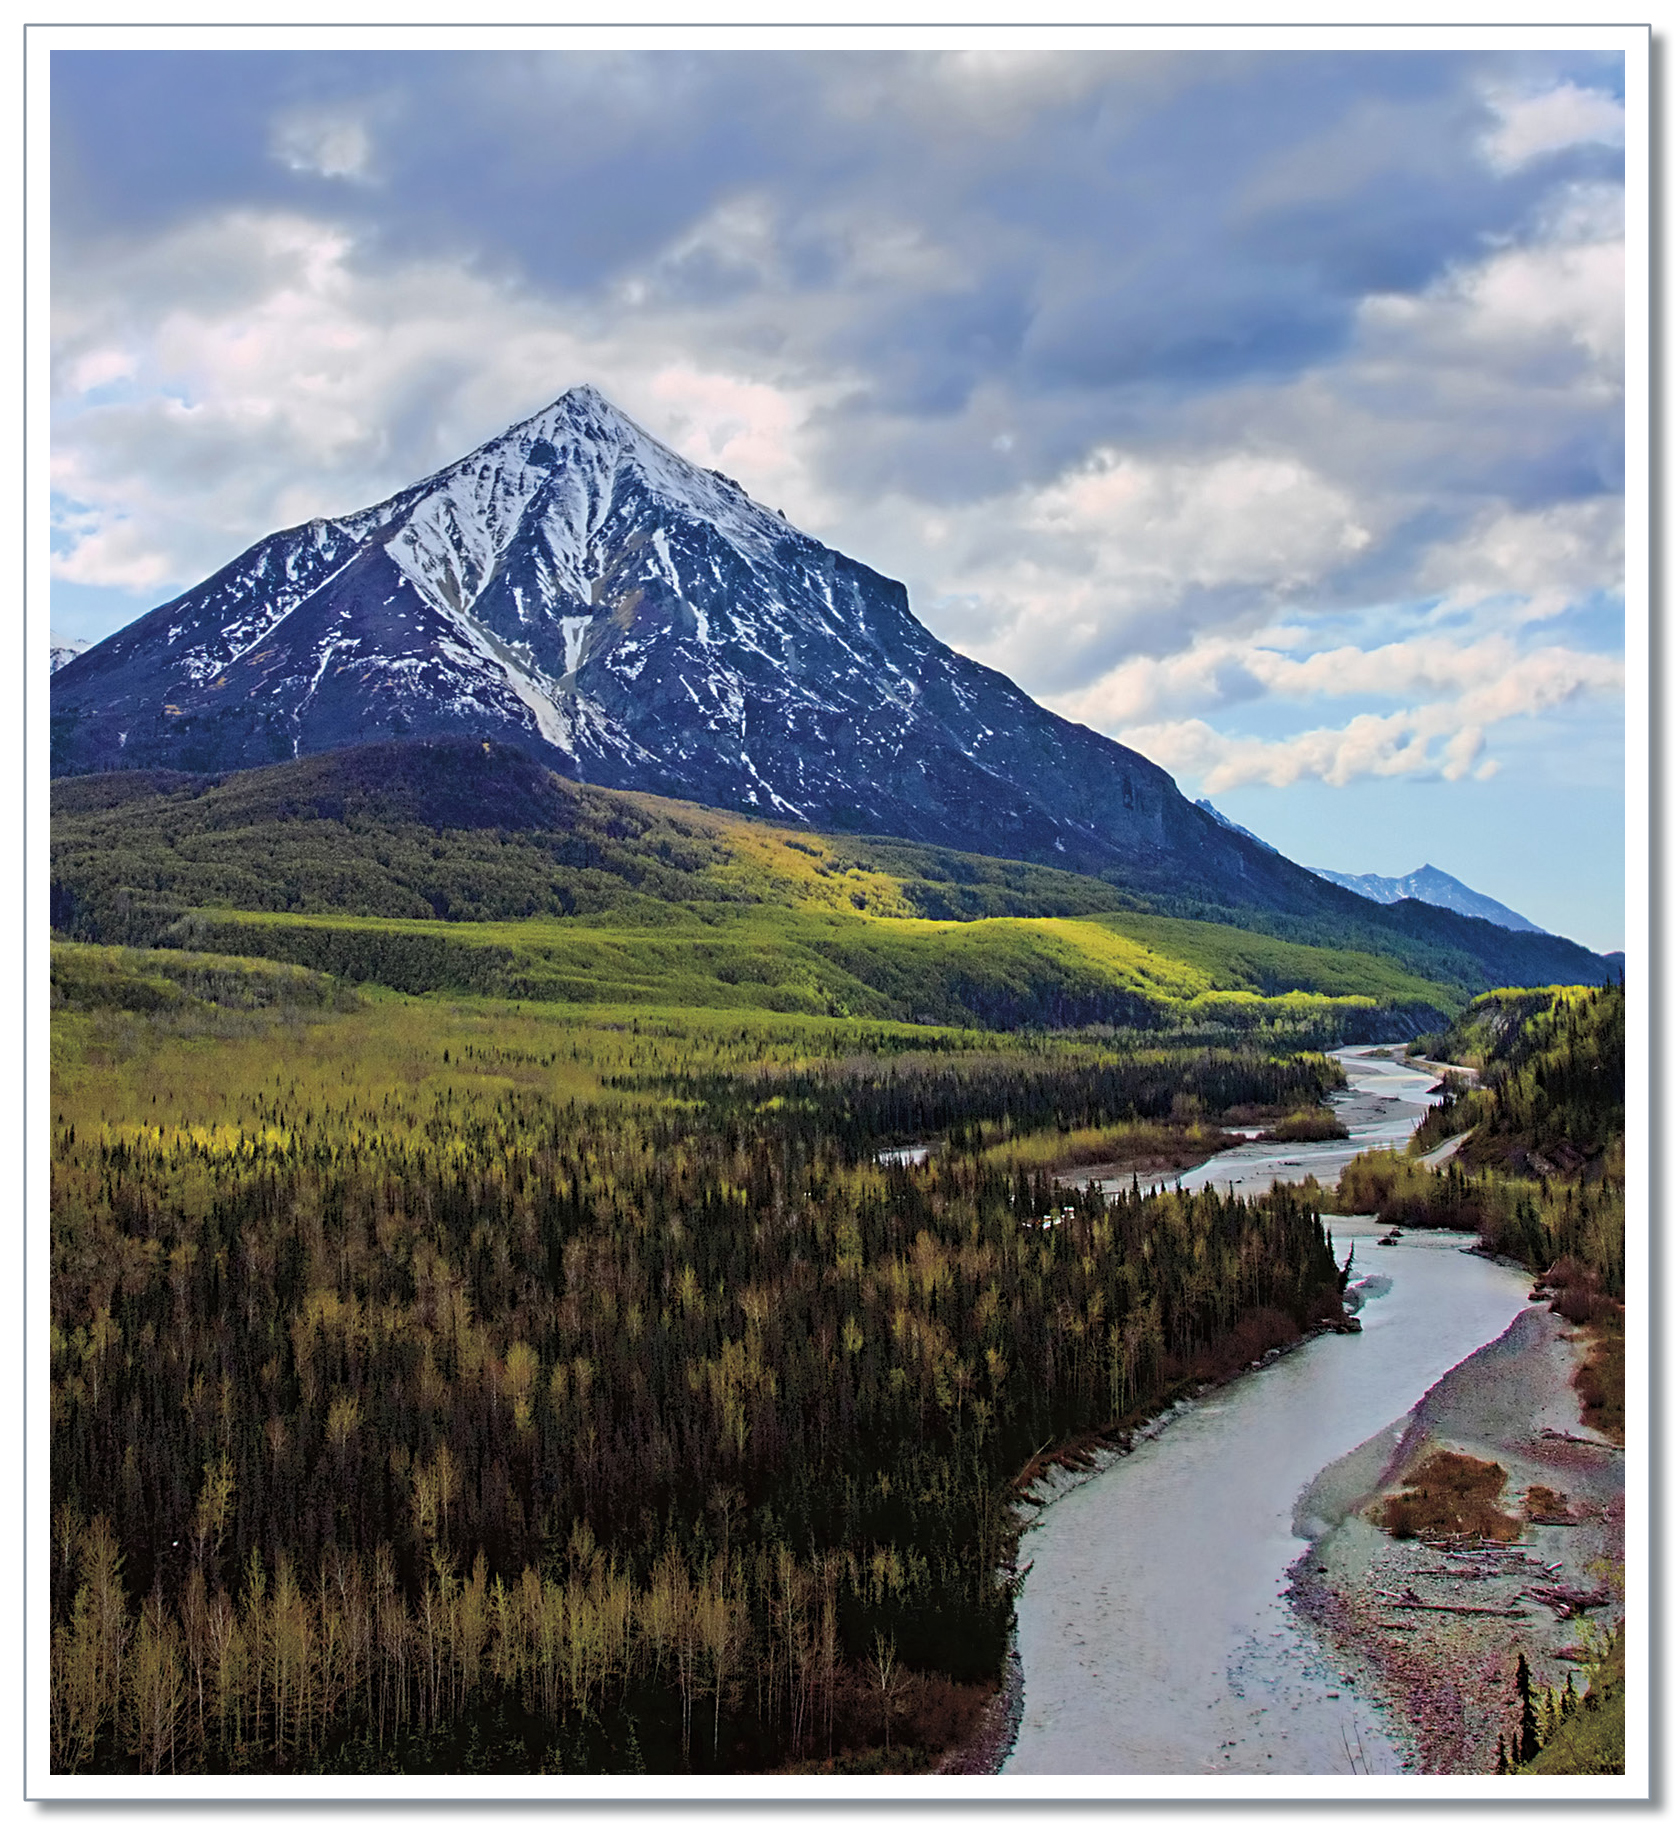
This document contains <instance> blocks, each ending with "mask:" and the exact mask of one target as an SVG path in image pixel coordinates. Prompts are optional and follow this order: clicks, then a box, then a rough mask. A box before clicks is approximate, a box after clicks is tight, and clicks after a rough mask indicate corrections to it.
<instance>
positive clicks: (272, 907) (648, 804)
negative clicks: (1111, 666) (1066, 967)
mask: <svg viewBox="0 0 1675 1825" xmlns="http://www.w3.org/2000/svg"><path fill="white" fill-rule="evenodd" d="M1321 891H1322V892H1323V893H1324V894H1329V895H1331V897H1332V899H1333V901H1334V902H1337V903H1339V904H1337V905H1335V906H1334V908H1333V909H1332V910H1330V911H1327V912H1317V913H1315V914H1313V915H1310V916H1303V915H1301V914H1297V913H1287V914H1278V913H1274V912H1271V911H1267V910H1264V909H1260V908H1249V907H1247V908H1244V909H1225V908H1224V909H1221V911H1220V913H1219V916H1218V917H1216V918H1214V919H1206V918H1205V917H1204V914H1205V912H1206V908H1205V906H1204V904H1203V903H1202V902H1201V901H1198V900H1196V899H1194V898H1193V897H1191V895H1189V894H1182V893H1174V894H1166V893H1154V894H1147V895H1139V894H1135V893H1134V892H1132V891H1130V890H1127V889H1124V888H1120V887H1118V886H1115V885H1113V884H1111V883H1108V882H1105V881H1101V880H1098V879H1094V878H1090V877H1088V876H1085V875H1077V874H1073V873H1070V872H1067V871H1065V870H1060V869H1050V868H1044V867H1040V866H1036V865H1032V864H1029V863H1024V862H1018V861H1009V860H1002V859H996V858H993V857H984V856H979V855H968V854H961V853H959V852H957V851H954V850H951V849H947V848H942V847H938V846H933V845H926V844H914V843H908V842H903V841H900V840H897V839H883V838H867V837H855V836H832V835H818V834H815V833H813V832H811V831H808V830H807V829H806V827H801V826H797V827H787V826H783V825H781V826H775V825H773V824H768V823H764V822H761V821H758V820H756V819H754V818H747V817H742V816H739V815H737V814H731V813H727V812H720V811H714V810H708V809H705V808H702V807H699V806H696V805H691V804H681V803H677V802H673V801H670V800H667V799H658V798H652V797H648V796H642V795H639V794H626V793H620V792H614V791H610V790H607V789H603V788H599V787H594V786H587V785H579V784H577V783H576V782H574V781H569V780H564V779H561V778H558V777H557V776H555V775H554V774H553V773H551V772H549V771H548V770H547V769H546V768H545V767H543V766H542V765H540V764H539V763H538V762H537V761H535V760H533V759H531V758H530V757H529V756H527V755H524V754H522V753H521V752H519V751H518V750H517V749H515V748H512V747H510V746H501V745H498V744H494V743H488V744H484V743H482V742H475V741H461V740H455V741H448V742H417V741H408V742H391V743H372V744H366V745H363V746H360V747H355V748H345V749H340V750H338V751H336V752H334V753H330V754H320V755H307V756H304V757H302V758H301V759H299V760H294V761H286V762H282V763H280V764H279V765H276V766H272V767H262V768H255V769H252V770H249V771H246V772H241V773H234V774H229V775H226V776H224V777H223V776H204V775H192V774H187V773H179V772H176V773H167V772H142V771H126V772H117V773H106V774H93V775H87V776H83V777H80V778H73V779H61V780H57V781H55V782H54V784H53V788H52V922H53V924H54V926H55V927H56V928H57V929H59V930H60V931H64V932H67V933H70V934H72V935H75V936H79V937H84V938H90V939H94V940H98V941H103V942H127V943H142V944H143V943H151V942H154V941H155V940H156V939H157V937H158V936H160V935H161V934H162V933H163V932H165V931H166V930H168V929H169V928H170V927H171V926H173V925H174V924H175V923H176V922H177V921H178V920H179V919H180V917H181V915H182V914H183V913H184V912H186V911H188V910H190V909H194V908H205V907H223V908H237V909H242V910H246V911H250V912H273V913H298V914H302V913H306V914H311V915H312V914H336V913H344V914H354V915H359V916H376V917H380V918H395V919H402V920H412V919H421V920H423V919H434V920H441V921H443V922H446V923H451V924H459V923H472V922H477V923H481V922H488V921H509V920H517V919H527V918H537V919H545V920H552V919H555V918H563V919H566V920H572V921H600V920H605V921H609V922H610V923H612V924H614V925H619V926H620V925H625V924H633V925H636V926H638V927H640V928H642V929H646V930H649V931H655V930H657V929H660V928H661V929H666V928H671V927H675V926H680V925H686V926H689V927H691V926H696V925H705V924H707V925H710V926H715V925H717V924H718V923H720V922H724V921H726V920H727V919H729V918H732V917H734V916H736V915H738V914H739V913H740V912H741V910H743V909H749V908H753V907H769V908H788V909H795V910H802V911H809V912H818V913H821V914H823V915H824V914H839V915H841V916H842V917H843V918H844V919H845V920H847V921H850V922H854V921H858V920H866V921H869V922H878V921H885V922H889V921H896V922H900V921H912V920H924V921H933V922H941V923H947V922H955V923H970V922H973V921H984V922H987V923H986V925H985V927H984V929H987V930H991V931H992V930H994V929H995V926H994V922H995V921H997V920H1000V919H1033V920H1079V919H1090V918H1097V919H1101V920H1106V921H1108V920H1109V919H1111V918H1112V917H1121V918H1122V919H1123V920H1124V921H1125V924H1124V929H1125V930H1128V931H1130V932H1131V933H1134V934H1136V935H1138V934H1139V933H1140V932H1141V930H1142V927H1143V926H1144V925H1145V921H1146V920H1147V919H1148V918H1149V919H1151V920H1152V921H1153V922H1154V923H1155V921H1156V920H1157V919H1158V917H1159V916H1162V917H1163V918H1165V919H1167V920H1168V922H1169V924H1170V925H1171V927H1172V928H1178V929H1172V930H1171V933H1170V935H1169V941H1168V947H1169V948H1170V949H1171V950H1172V951H1174V952H1177V953H1182V954H1185V953H1184V952H1183V951H1182V947H1183V946H1184V947H1185V950H1186V952H1191V953H1192V954H1194V955H1202V956H1205V957H1208V956H1210V955H1212V954H1213V955H1216V956H1221V957H1223V958H1226V957H1228V956H1231V955H1233V954H1234V953H1239V954H1242V955H1244V956H1246V957H1247V959H1248V960H1249V961H1248V968H1246V971H1245V975H1244V976H1242V977H1240V978H1238V980H1240V981H1241V982H1248V983H1249V984H1251V985H1260V986H1261V987H1262V989H1263V992H1264V993H1279V992H1284V990H1285V989H1286V988H1287V987H1292V986H1303V979H1300V978H1294V977H1289V976H1287V975H1286V974H1285V973H1284V969H1285V968H1288V967H1290V966H1283V967H1282V966H1281V965H1279V964H1276V963H1274V962H1273V961H1272V956H1271V955H1270V953H1269V952H1268V950H1267V949H1266V947H1268V946H1270V945H1271V944H1272V942H1273V941H1275V940H1279V941H1283V942H1285V943H1288V944H1293V945H1306V946H1310V947H1314V948H1320V947H1325V948H1327V949H1331V950H1334V951H1340V952H1355V953H1358V954H1359V955H1360V957H1361V962H1360V963H1359V964H1358V965H1357V966H1356V971H1357V972H1358V975H1357V974H1356V973H1355V972H1351V973H1350V974H1347V975H1334V976H1333V978H1332V982H1333V990H1332V992H1334V993H1338V994H1343V993H1360V992H1366V993H1372V994H1385V993H1387V992H1390V985H1389V983H1388V982H1387V981H1386V980H1385V977H1384V972H1385V966H1386V964H1394V965H1395V967H1396V968H1397V969H1398V970H1399V971H1401V972H1403V973H1407V974H1411V975H1413V976H1417V977H1421V978H1425V979H1428V980H1429V981H1431V982H1434V983H1438V984H1441V985H1444V986H1445V987H1446V988H1447V989H1448V991H1449V992H1450V995H1451V996H1458V995H1462V994H1471V993H1476V992H1477V991H1479V990H1481V989H1482V988H1484V987H1487V986H1489V985H1492V984H1503V983H1505V984H1514V983H1516V984H1535V983H1548V982H1555V981H1564V982H1600V981H1603V980H1604V979H1605V977H1606V974H1607V966H1606V964H1605V962H1604V960H1602V959H1601V958H1598V957H1595V956H1593V955H1592V954H1591V953H1590V952H1588V951H1585V950H1583V949H1582V948H1581V947H1580V946H1579V945H1574V944H1571V943H1569V942H1567V941H1566V940H1564V939H1562V938H1551V937H1544V936H1528V935H1521V934H1516V933H1511V932H1506V931H1503V930H1501V929H1500V928H1499V927H1497V926H1493V925H1490V924H1488V923H1486V922H1485V921H1483V920H1481V919H1463V918H1460V917H1459V916H1458V915H1456V914H1454V913H1449V912H1446V911H1443V910H1441V909H1439V908H1435V907H1428V906H1422V905H1420V904H1418V903H1417V902H1415V901H1406V902H1403V903H1402V904H1401V905H1399V906H1393V907H1382V906H1376V905H1374V904H1372V903H1370V902H1368V901H1366V900H1361V899H1357V898H1356V897H1355V896H1354V895H1352V894H1346V893H1341V892H1338V891H1337V890H1336V889H1332V888H1327V887H1322V889H1321ZM1209 910H1211V911H1212V912H1213V911H1214V909H1209ZM1136 921H1139V923H1136ZM1147 929H1149V927H1147ZM1263 955H1269V956H1270V961H1269V962H1267V963H1264V962H1261V961H1260V958H1261V956H1263ZM1380 960H1384V961H1382V962H1381V961H1380ZM1241 967H1244V966H1241ZM1276 972H1278V973H1276ZM1230 980H1231V979H1230ZM1308 980H1309V981H1310V982H1311V983H1314V984H1319V983H1321V982H1323V981H1324V980H1325V978H1320V977H1313V978H1309V979H1308ZM1357 983H1359V986H1356V985H1357ZM1413 992H1414V991H1413V989H1412V985H1411V984H1408V985H1407V986H1406V987H1404V989H1403V990H1402V993H1404V994H1411V993H1413Z"/></svg>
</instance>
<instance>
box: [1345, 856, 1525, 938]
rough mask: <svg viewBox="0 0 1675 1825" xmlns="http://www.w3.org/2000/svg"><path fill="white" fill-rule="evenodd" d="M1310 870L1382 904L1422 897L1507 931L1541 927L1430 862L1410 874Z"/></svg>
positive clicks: (1422, 899) (1426, 902)
mask: <svg viewBox="0 0 1675 1825" xmlns="http://www.w3.org/2000/svg"><path fill="white" fill-rule="evenodd" d="M1312 872H1313V873H1315V874H1317V875H1319V876H1320V878H1321V880H1323V881H1331V882H1334V883H1335V884H1336V885H1337V886H1339V887H1347V888H1348V889H1349V891H1350V892H1351V893H1355V894H1360V895H1361V897H1362V898H1363V899H1366V900H1376V901H1378V903H1379V904H1380V905H1381V906H1393V905H1394V904H1395V903H1396V901H1398V900H1421V901H1423V902H1424V903H1425V905H1427V906H1446V907H1447V908H1448V910H1449V911H1450V912H1457V913H1464V914H1465V915H1466V917H1467V918H1468V919H1487V920H1488V921H1489V923H1490V924H1491V925H1501V926H1504V927H1505V928H1506V929H1507V930H1508V931H1513V932H1539V931H1541V929H1542V928H1541V927H1540V926H1539V925H1536V924H1533V923H1532V922H1531V921H1530V920H1528V919H1526V918H1525V917H1524V915H1523V914H1522V913H1515V912H1514V911H1513V910H1512V908H1511V907H1510V906H1503V905H1502V904H1501V903H1500V901H1499V900H1491V899H1490V898H1489V896H1488V895H1487V894H1484V893H1477V892H1475V891H1474V890H1473V889H1472V888H1470V887H1467V886H1466V884H1465V882H1464V881H1457V880H1456V879H1455V878H1454V876H1453V875H1451V874H1444V873H1443V872H1442V870H1441V869H1440V868H1433V867H1432V866H1431V865H1430V863H1429V862H1427V863H1426V864H1425V866H1424V867H1423V868H1416V869H1414V871H1413V873H1412V874H1404V875H1387V874H1337V873H1335V872H1334V871H1333V870H1332V869H1330V868H1316V869H1314V870H1313V871H1312Z"/></svg>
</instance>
